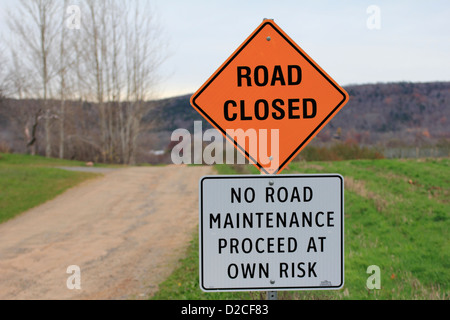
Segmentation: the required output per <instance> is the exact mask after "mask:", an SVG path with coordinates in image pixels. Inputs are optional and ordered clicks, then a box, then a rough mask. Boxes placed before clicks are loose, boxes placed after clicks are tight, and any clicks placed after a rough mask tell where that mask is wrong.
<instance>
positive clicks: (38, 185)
mask: <svg viewBox="0 0 450 320" xmlns="http://www.w3.org/2000/svg"><path fill="white" fill-rule="evenodd" d="M57 166H85V164H84V163H83V162H78V161H67V160H59V159H50V158H44V157H39V156H28V155H18V154H0V223H2V222H5V221H7V220H9V219H12V218H13V217H15V216H16V215H18V214H20V213H22V212H24V211H26V210H28V209H30V208H33V207H35V206H37V205H39V204H41V203H43V202H45V201H48V200H50V199H53V198H54V197H56V196H57V195H59V194H61V193H62V192H64V191H65V190H67V189H68V188H70V187H73V186H75V185H76V184H78V183H80V182H82V181H84V180H86V179H89V178H92V177H95V176H97V174H93V173H83V172H72V171H70V172H69V171H65V170H61V169H56V168H54V167H57Z"/></svg>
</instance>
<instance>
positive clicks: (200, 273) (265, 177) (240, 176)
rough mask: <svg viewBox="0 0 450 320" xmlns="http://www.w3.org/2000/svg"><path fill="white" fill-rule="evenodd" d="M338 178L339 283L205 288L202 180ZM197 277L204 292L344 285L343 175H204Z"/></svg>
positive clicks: (301, 288)
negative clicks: (330, 284)
mask: <svg viewBox="0 0 450 320" xmlns="http://www.w3.org/2000/svg"><path fill="white" fill-rule="evenodd" d="M331 177H332V178H339V180H340V192H341V196H340V199H341V205H340V214H341V219H340V220H341V225H340V228H341V237H340V239H341V283H340V284H338V285H335V286H305V287H299V286H293V287H257V288H255V287H242V288H205V286H204V284H203V279H204V276H203V270H204V268H203V265H204V264H203V190H204V189H203V182H204V181H205V180H221V179H223V180H225V179H266V180H276V179H290V178H297V179H298V178H331ZM199 191H200V192H199V263H200V264H199V277H200V281H199V282H200V288H201V289H202V290H203V291H205V292H224V291H230V292H232V291H290V290H291V291H296V290H298V291H300V290H338V289H341V288H342V287H343V286H344V177H343V176H342V175H340V174H331V173H330V174H295V175H287V174H286V175H285V174H282V175H229V176H224V175H217V176H205V177H203V178H201V179H200V182H199Z"/></svg>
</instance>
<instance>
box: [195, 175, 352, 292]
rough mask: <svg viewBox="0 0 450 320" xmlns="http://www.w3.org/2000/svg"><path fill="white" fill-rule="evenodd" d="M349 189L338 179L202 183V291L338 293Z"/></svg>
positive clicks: (227, 178)
mask: <svg viewBox="0 0 450 320" xmlns="http://www.w3.org/2000/svg"><path fill="white" fill-rule="evenodd" d="M343 184H344V182H343V178H342V176H340V175H338V174H325V175H273V176H272V175H248V176H207V177H204V178H202V179H201V180H200V186H199V187H200V223H199V234H200V244H199V252H200V260H199V263H200V268H199V269H200V287H201V289H202V290H203V291H206V292H212V291H253V290H254V291H282V290H321V289H322V290H333V289H340V288H341V287H342V286H343V284H344V194H343V192H344V191H343V190H344V186H343Z"/></svg>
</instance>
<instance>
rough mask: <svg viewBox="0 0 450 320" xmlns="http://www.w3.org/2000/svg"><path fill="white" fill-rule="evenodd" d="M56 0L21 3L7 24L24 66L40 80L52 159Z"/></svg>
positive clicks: (45, 126) (46, 131) (46, 138)
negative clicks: (49, 102)
mask: <svg viewBox="0 0 450 320" xmlns="http://www.w3.org/2000/svg"><path fill="white" fill-rule="evenodd" d="M56 14H57V1H55V0H20V2H19V5H18V6H17V10H16V11H15V12H13V13H11V14H9V20H8V24H9V26H10V29H11V32H12V35H13V36H14V37H15V38H16V39H17V40H18V42H19V45H20V49H21V55H20V57H21V58H23V60H22V61H21V63H23V64H25V65H26V66H27V67H28V69H29V70H30V72H31V75H32V76H34V77H35V78H36V79H39V83H40V86H39V90H38V95H39V97H40V98H42V100H43V109H44V116H43V117H44V120H45V121H44V128H45V155H46V156H47V157H50V156H51V140H50V124H51V119H52V114H51V110H50V107H49V106H48V98H49V93H50V81H51V78H52V76H53V71H54V70H53V69H54V68H52V66H53V65H52V62H53V60H52V59H53V49H54V41H55V37H56V34H57V30H58V29H57V28H56V26H57V23H56Z"/></svg>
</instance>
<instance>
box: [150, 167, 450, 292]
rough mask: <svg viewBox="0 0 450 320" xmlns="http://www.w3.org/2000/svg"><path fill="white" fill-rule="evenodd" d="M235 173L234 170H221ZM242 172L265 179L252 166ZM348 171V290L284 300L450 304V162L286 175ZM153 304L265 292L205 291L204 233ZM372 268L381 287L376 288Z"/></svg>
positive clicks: (323, 169) (292, 170)
mask: <svg viewBox="0 0 450 320" xmlns="http://www.w3.org/2000/svg"><path fill="white" fill-rule="evenodd" d="M216 169H217V171H218V173H219V174H233V173H235V172H236V171H235V170H234V169H233V167H231V166H225V165H222V166H216ZM239 171H240V173H258V171H257V170H255V169H254V168H252V166H246V167H245V168H242V167H241V168H240V169H239ZM292 173H340V174H341V175H343V176H344V179H345V285H344V288H343V289H341V290H338V291H288V292H279V295H278V298H279V299H402V300H410V299H447V300H448V299H449V297H450V293H449V283H450V241H449V234H448V230H449V227H450V221H449V215H450V201H449V199H450V197H449V191H450V159H433V160H431V159H430V160H385V159H382V160H350V161H340V162H294V163H291V164H290V165H289V170H285V171H284V172H283V174H292ZM193 238H194V239H193V240H192V242H191V244H190V247H189V248H188V251H187V253H186V258H184V259H182V260H181V261H180V263H179V267H178V269H177V270H176V271H175V272H174V273H173V274H172V275H171V276H170V277H169V278H168V279H167V280H166V281H165V282H163V283H162V284H161V285H160V288H159V292H157V293H156V295H155V296H154V297H153V299H192V300H196V299H261V298H264V297H265V296H264V294H260V293H257V292H256V293H255V292H254V293H249V292H237V293H204V292H202V291H201V290H200V289H199V285H198V280H199V275H198V235H195V236H194V237H193ZM370 265H377V266H379V267H380V270H381V289H380V290H368V289H367V287H366V281H367V278H368V277H369V274H367V273H366V270H367V268H368V267H369V266H370Z"/></svg>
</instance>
